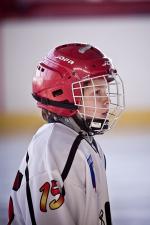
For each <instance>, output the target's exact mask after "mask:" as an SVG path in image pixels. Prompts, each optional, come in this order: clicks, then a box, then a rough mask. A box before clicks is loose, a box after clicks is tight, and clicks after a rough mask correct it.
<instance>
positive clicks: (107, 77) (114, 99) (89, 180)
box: [8, 43, 124, 225]
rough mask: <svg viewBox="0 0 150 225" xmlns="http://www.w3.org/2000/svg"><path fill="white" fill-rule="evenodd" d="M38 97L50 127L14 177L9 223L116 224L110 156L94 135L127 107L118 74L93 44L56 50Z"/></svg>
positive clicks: (36, 86) (42, 70)
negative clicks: (109, 188) (108, 168)
mask: <svg viewBox="0 0 150 225" xmlns="http://www.w3.org/2000/svg"><path fill="white" fill-rule="evenodd" d="M33 97H34V99H35V100H36V101H37V106H38V107H39V108H41V109H42V115H43V118H44V119H45V120H46V121H47V122H48V123H47V124H45V125H43V126H42V127H41V128H40V129H39V130H38V131H37V133H36V134H35V135H34V137H33V139H32V141H31V143H30V145H29V148H28V151H27V153H26V155H25V157H24V159H23V161H22V163H21V166H20V168H19V170H18V173H17V175H16V179H15V182H14V185H13V190H12V193H11V197H10V202H9V223H8V224H9V225H10V224H14V225H25V224H26V225H30V224H32V225H35V224H37V225H48V224H50V225H98V224H101V225H111V224H112V223H111V213H110V204H109V198H108V191H107V182H106V174H105V164H106V162H105V156H104V154H103V152H102V150H101V148H100V146H99V145H98V144H97V143H96V142H95V139H94V135H100V134H103V133H105V132H106V131H108V130H109V129H110V128H111V127H112V126H113V125H114V123H115V122H116V120H117V119H118V117H119V116H120V113H121V112H122V110H123V108H124V92H123V84H122V81H121V79H120V77H119V75H118V74H117V71H116V69H115V68H114V66H113V65H112V63H111V61H110V60H109V59H108V58H107V57H106V56H105V55H104V54H103V53H102V52H101V51H100V50H98V49H97V48H95V47H93V46H91V45H86V44H80V43H73V44H66V45H62V46H58V47H56V48H55V49H53V50H51V51H50V52H49V54H48V56H47V57H45V58H44V59H43V61H42V62H40V63H39V65H38V67H37V72H36V75H35V77H34V78H33Z"/></svg>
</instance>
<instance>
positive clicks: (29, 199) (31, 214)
mask: <svg viewBox="0 0 150 225" xmlns="http://www.w3.org/2000/svg"><path fill="white" fill-rule="evenodd" d="M28 161H29V154H28V152H27V155H26V163H27V166H26V169H25V176H26V194H27V202H28V207H29V212H30V218H31V222H32V225H36V220H35V215H34V209H33V203H32V197H31V191H30V186H29V169H28Z"/></svg>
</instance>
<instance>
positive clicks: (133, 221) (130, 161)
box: [0, 130, 150, 225]
mask: <svg viewBox="0 0 150 225" xmlns="http://www.w3.org/2000/svg"><path fill="white" fill-rule="evenodd" d="M31 138H32V134H28V135H25V134H18V135H12V136H1V137H0V225H4V224H7V205H8V199H9V195H10V191H11V187H12V184H13V181H14V178H15V175H16V172H17V170H18V167H19V164H20V162H21V159H22V157H23V155H24V153H25V152H26V150H27V147H28V144H29V142H30V140H31ZM96 139H97V141H98V142H99V143H100V144H101V146H102V149H103V151H104V153H105V155H106V158H107V179H108V187H109V195H110V203H111V211H112V220H113V225H150V130H149V131H134V130H133V131H131V130H130V131H126V132H123V133H122V132H121V133H120V132H115V133H113V131H111V132H110V133H108V134H105V135H102V136H99V137H96Z"/></svg>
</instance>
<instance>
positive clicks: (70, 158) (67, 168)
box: [61, 133, 83, 195]
mask: <svg viewBox="0 0 150 225" xmlns="http://www.w3.org/2000/svg"><path fill="white" fill-rule="evenodd" d="M82 139H83V136H82V133H79V135H78V136H77V137H76V139H75V140H74V142H73V144H72V147H71V149H70V153H69V156H68V159H67V161H66V165H65V167H64V169H63V172H62V174H61V177H62V180H63V181H64V180H65V179H66V178H67V176H68V173H69V171H70V168H71V165H72V163H73V160H74V157H75V154H76V151H77V149H78V146H79V144H80V142H81V140H82ZM62 190H63V193H64V195H65V190H64V187H63V189H62Z"/></svg>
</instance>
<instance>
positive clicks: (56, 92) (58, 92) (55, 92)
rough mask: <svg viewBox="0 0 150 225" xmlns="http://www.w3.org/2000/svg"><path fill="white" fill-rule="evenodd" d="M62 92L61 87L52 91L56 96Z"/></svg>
mask: <svg viewBox="0 0 150 225" xmlns="http://www.w3.org/2000/svg"><path fill="white" fill-rule="evenodd" d="M62 94H63V90H62V89H58V90H56V91H53V96H54V97H57V96H59V95H62Z"/></svg>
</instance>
